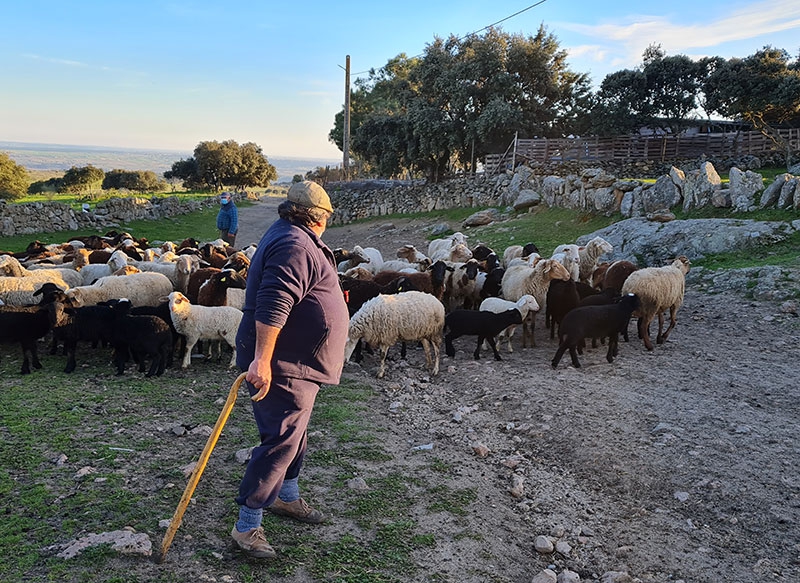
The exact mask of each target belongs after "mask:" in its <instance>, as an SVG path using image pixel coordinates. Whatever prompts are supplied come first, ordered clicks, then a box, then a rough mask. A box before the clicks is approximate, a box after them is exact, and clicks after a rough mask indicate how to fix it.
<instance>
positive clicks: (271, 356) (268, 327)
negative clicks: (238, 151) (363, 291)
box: [231, 181, 349, 558]
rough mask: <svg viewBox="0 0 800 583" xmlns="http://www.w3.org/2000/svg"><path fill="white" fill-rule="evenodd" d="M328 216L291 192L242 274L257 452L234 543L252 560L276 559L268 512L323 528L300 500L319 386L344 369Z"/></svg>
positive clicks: (297, 188) (245, 366) (344, 324)
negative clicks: (265, 519) (326, 237)
mask: <svg viewBox="0 0 800 583" xmlns="http://www.w3.org/2000/svg"><path fill="white" fill-rule="evenodd" d="M332 213H333V207H332V206H331V201H330V199H329V198H328V194H327V193H326V192H325V190H324V189H323V188H322V187H321V186H319V185H318V184H316V183H314V182H309V181H305V182H299V183H295V184H294V185H292V186H291V188H290V189H289V191H288V194H287V200H286V201H284V202H282V203H281V204H280V206H279V207H278V215H279V217H280V218H279V219H278V220H277V221H275V223H273V224H272V226H270V228H269V229H268V230H267V232H266V233H265V234H264V236H263V237H262V239H261V241H260V242H259V244H258V247H257V250H256V252H255V254H254V255H253V258H252V260H251V262H250V268H249V270H248V275H247V289H246V291H245V303H244V308H243V316H242V322H241V324H240V326H239V330H238V333H237V335H236V357H237V365H238V366H239V368H241V369H242V370H243V371H247V376H246V379H245V385H246V386H247V388H248V390H249V391H250V395H251V398H252V406H253V415H254V416H255V421H256V424H257V426H258V430H259V433H260V435H261V444H260V445H259V446H258V447H256V448H255V449H254V450H253V453H252V456H251V459H250V462H249V463H248V465H247V469H246V470H245V474H244V477H243V478H242V481H241V483H240V485H239V493H238V496H236V502H237V504H239V518H238V520H237V521H236V523H235V525H234V527H233V530H232V531H231V536H232V537H233V540H234V541H235V542H236V544H237V545H238V546H239V548H240V549H242V550H243V551H244V552H245V553H247V554H248V555H250V556H251V557H256V558H273V557H275V556H276V553H275V550H274V549H273V548H272V546H271V545H270V544H269V542H267V539H266V535H265V534H264V529H263V527H262V526H261V520H262V513H263V509H264V508H268V509H269V510H270V511H271V512H272V513H273V514H277V515H281V516H288V517H290V518H293V519H295V520H299V521H302V522H306V523H312V524H318V523H320V522H322V521H323V520H324V519H325V517H324V515H323V513H322V512H320V511H319V510H317V509H315V508H312V507H311V506H309V505H308V503H307V502H306V501H305V500H303V498H301V497H300V492H299V486H298V477H299V475H300V469H301V467H302V465H303V459H304V457H305V453H306V427H307V425H308V420H309V417H310V416H311V411H312V409H313V407H314V400H315V399H316V396H317V392H318V391H319V388H320V384H321V383H325V384H329V385H331V384H333V385H335V384H338V383H339V378H340V376H341V373H342V368H343V366H344V347H345V343H346V341H347V333H348V324H349V319H348V312H347V306H346V304H345V300H344V295H343V294H342V291H341V288H340V286H339V277H338V274H337V272H336V263H335V261H334V257H333V252H332V251H331V250H330V249H329V248H328V247H327V246H326V245H325V243H323V242H322V239H320V237H321V236H322V233H323V232H324V231H325V228H326V226H327V221H328V219H329V218H330V216H331V214H332Z"/></svg>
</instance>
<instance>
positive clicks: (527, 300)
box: [479, 294, 539, 352]
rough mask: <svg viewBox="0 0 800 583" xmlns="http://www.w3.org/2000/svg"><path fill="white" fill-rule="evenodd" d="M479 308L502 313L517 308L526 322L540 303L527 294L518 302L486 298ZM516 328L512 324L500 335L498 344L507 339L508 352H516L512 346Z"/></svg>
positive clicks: (484, 310)
mask: <svg viewBox="0 0 800 583" xmlns="http://www.w3.org/2000/svg"><path fill="white" fill-rule="evenodd" d="M479 309H480V310H481V311H483V312H494V313H495V314H502V313H503V312H506V311H508V310H513V309H517V310H519V313H520V314H521V315H522V321H523V322H524V321H525V318H527V316H528V313H529V312H531V311H533V312H535V311H537V310H538V309H539V304H538V303H537V302H536V298H534V297H533V296H532V295H530V294H525V295H524V296H522V297H521V298H519V299H518V300H517V301H516V302H512V301H509V300H504V299H501V298H486V299H485V300H483V301H482V302H481V306H480V308H479ZM516 328H517V325H516V324H512V325H511V326H509V327H508V328H506V329H505V330H503V331H502V332H501V333H500V334H499V336H498V339H499V342H498V344H502V342H503V340H504V339H505V340H506V343H507V349H508V352H514V348H513V347H512V346H511V338H512V337H513V336H514V330H515V329H516Z"/></svg>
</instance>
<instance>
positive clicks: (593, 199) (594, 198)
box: [587, 186, 623, 216]
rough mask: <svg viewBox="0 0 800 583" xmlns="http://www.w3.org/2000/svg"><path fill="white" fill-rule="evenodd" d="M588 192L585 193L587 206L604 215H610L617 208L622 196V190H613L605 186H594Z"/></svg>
mask: <svg viewBox="0 0 800 583" xmlns="http://www.w3.org/2000/svg"><path fill="white" fill-rule="evenodd" d="M589 193H590V194H589ZM589 193H587V194H588V196H587V199H588V200H587V203H588V204H587V207H588V209H589V210H591V211H593V212H598V213H601V214H604V215H606V216H611V215H613V214H614V213H615V212H617V211H618V210H619V205H620V203H621V202H622V196H623V193H622V191H618V190H614V189H613V188H612V187H610V186H607V187H602V188H596V189H594V190H592V191H589ZM618 194H619V196H618Z"/></svg>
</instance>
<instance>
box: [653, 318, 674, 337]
mask: <svg viewBox="0 0 800 583" xmlns="http://www.w3.org/2000/svg"><path fill="white" fill-rule="evenodd" d="M669 329H670V330H672V327H671V326H670V328H669ZM663 330H664V312H659V313H658V334H657V335H656V344H663V343H664V340H666V337H665V336H664V333H663Z"/></svg>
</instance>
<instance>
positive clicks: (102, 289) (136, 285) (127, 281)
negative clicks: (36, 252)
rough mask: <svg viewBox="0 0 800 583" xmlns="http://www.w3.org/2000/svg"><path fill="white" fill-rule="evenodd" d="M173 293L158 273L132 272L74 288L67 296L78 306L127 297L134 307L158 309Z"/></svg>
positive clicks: (166, 279) (169, 284) (164, 277)
mask: <svg viewBox="0 0 800 583" xmlns="http://www.w3.org/2000/svg"><path fill="white" fill-rule="evenodd" d="M171 291H172V283H171V282H170V280H169V279H168V278H167V276H166V275H162V274H160V273H134V274H131V275H125V276H122V277H117V276H113V275H110V276H106V277H101V278H100V279H98V280H97V281H96V282H95V283H94V284H92V285H83V286H80V287H73V288H72V289H69V290H67V297H69V298H71V299H72V300H73V301H74V302H75V304H76V305H77V306H93V305H95V304H97V303H98V302H105V301H107V300H119V299H121V298H128V299H129V300H130V301H131V304H132V305H133V306H134V307H138V306H157V305H158V304H159V303H161V301H162V299H163V298H164V297H166V296H167V294H169V293H170V292H171Z"/></svg>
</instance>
